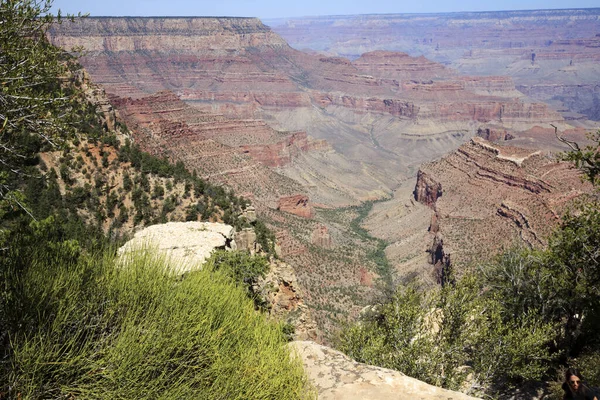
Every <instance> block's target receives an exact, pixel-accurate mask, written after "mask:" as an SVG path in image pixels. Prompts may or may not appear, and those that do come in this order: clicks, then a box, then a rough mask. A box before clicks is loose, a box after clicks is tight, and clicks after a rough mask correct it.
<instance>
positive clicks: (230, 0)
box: [53, 0, 600, 18]
mask: <svg viewBox="0 0 600 400" xmlns="http://www.w3.org/2000/svg"><path fill="white" fill-rule="evenodd" d="M589 7H600V0H520V1H519V0H506V1H500V2H487V1H482V0H455V1H448V0H427V1H426V0H416V1H415V0H412V1H406V0H93V1H92V0H54V7H53V11H54V12H56V10H57V9H59V8H60V9H61V11H62V12H63V13H71V14H76V13H77V12H79V11H81V12H82V13H90V15H91V16H244V17H260V18H277V17H298V16H309V15H310V16H313V15H348V14H380V13H427V12H452V11H489V10H531V9H547V8H589Z"/></svg>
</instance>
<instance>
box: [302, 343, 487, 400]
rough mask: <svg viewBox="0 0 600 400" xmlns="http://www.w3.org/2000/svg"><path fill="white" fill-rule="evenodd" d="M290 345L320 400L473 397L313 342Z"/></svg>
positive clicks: (451, 399) (454, 399)
mask: <svg viewBox="0 0 600 400" xmlns="http://www.w3.org/2000/svg"><path fill="white" fill-rule="evenodd" d="M291 346H292V348H293V349H294V350H295V351H296V352H297V354H298V356H299V357H300V358H301V359H302V362H303V363H304V368H305V370H306V372H307V374H308V377H309V380H310V381H311V383H312V384H313V386H314V387H315V388H316V389H317V391H318V394H319V399H321V400H359V399H360V400H370V399H372V400H387V399H390V400H391V399H394V400H403V399H406V400H408V399H411V400H416V399H424V400H426V399H444V400H468V399H476V398H475V397H471V396H467V395H465V394H463V393H458V392H453V391H450V390H446V389H441V388H438V387H435V386H432V385H429V384H427V383H424V382H421V381H419V380H417V379H414V378H411V377H408V376H406V375H404V374H402V373H400V372H398V371H394V370H391V369H385V368H379V367H374V366H371V365H366V364H361V363H358V362H356V361H353V360H352V359H350V358H349V357H347V356H346V355H344V354H343V353H341V352H339V351H337V350H333V349H331V348H329V347H325V346H321V345H319V344H316V343H314V342H309V341H295V342H292V343H291Z"/></svg>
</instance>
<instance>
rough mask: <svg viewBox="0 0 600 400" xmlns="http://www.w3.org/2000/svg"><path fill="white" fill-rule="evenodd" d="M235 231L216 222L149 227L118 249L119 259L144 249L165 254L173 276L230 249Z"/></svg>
mask: <svg viewBox="0 0 600 400" xmlns="http://www.w3.org/2000/svg"><path fill="white" fill-rule="evenodd" d="M233 233H234V228H233V227H232V226H230V225H225V224H221V223H215V222H198V221H191V222H168V223H166V224H159V225H151V226H148V227H146V228H144V229H142V230H140V231H138V232H136V233H135V235H134V237H133V239H131V240H130V241H128V242H127V243H125V244H124V245H123V247H121V248H120V249H119V255H120V256H126V255H128V254H130V253H131V252H135V251H140V250H144V249H152V250H157V251H158V252H160V253H163V254H165V255H166V256H167V257H168V258H169V259H170V260H171V261H172V264H173V266H174V271H173V272H175V273H184V272H187V271H189V270H191V269H193V268H198V267H200V266H201V265H202V264H203V263H204V262H205V261H206V259H208V258H209V257H210V255H211V254H212V252H213V251H214V250H215V249H228V248H230V247H231V244H232V238H233Z"/></svg>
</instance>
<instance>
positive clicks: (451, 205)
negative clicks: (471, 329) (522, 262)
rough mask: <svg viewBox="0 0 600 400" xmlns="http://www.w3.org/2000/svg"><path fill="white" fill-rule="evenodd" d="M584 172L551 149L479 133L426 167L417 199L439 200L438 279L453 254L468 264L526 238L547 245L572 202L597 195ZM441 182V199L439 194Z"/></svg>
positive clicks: (434, 255) (434, 226)
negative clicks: (548, 151) (525, 146)
mask: <svg viewBox="0 0 600 400" xmlns="http://www.w3.org/2000/svg"><path fill="white" fill-rule="evenodd" d="M579 175H580V174H579V171H578V170H576V169H574V168H573V167H572V166H571V165H570V164H569V163H565V162H560V161H557V160H556V159H555V158H553V157H552V156H550V155H548V154H545V153H543V152H540V151H535V150H529V149H522V148H517V147H513V146H505V145H500V144H494V143H491V142H488V141H485V140H484V139H482V138H478V137H475V138H473V139H472V140H471V142H470V143H468V144H465V145H463V146H461V147H460V148H459V149H458V150H457V151H455V152H453V153H451V154H449V155H448V156H446V157H444V158H442V159H441V160H439V161H436V162H433V163H428V164H425V165H423V166H422V169H421V171H420V172H419V179H418V181H417V185H416V188H415V198H417V200H419V201H420V202H422V203H423V204H427V205H430V206H431V204H434V205H435V215H434V217H432V220H431V223H430V228H429V230H430V233H431V234H432V242H433V244H432V247H431V249H430V256H431V259H430V263H431V264H433V265H434V266H436V268H435V272H434V274H436V277H437V278H438V280H439V279H442V278H443V270H444V269H445V268H446V267H447V266H449V265H450V259H449V256H448V254H450V253H451V254H452V262H453V263H456V262H458V263H461V262H470V261H475V260H482V259H485V258H487V257H490V256H492V255H494V254H496V253H497V252H498V251H499V250H500V249H502V248H507V247H510V246H512V245H514V244H515V243H518V242H523V243H524V244H526V245H528V246H532V247H537V246H543V245H544V244H545V238H546V237H547V236H548V235H549V234H550V233H551V232H552V230H553V228H554V227H555V226H556V225H557V224H558V223H559V221H560V215H562V213H564V211H565V210H566V208H567V207H568V206H569V205H570V204H572V201H573V200H574V199H576V198H578V197H579V196H582V195H585V194H586V193H591V191H592V188H591V185H589V184H588V183H585V182H582V181H581V180H580V178H579ZM439 182H441V185H443V187H444V194H443V196H441V197H440V196H436V195H435V194H436V193H438V190H437V188H438V187H439V186H438V185H440V184H439ZM442 238H443V240H442ZM450 249H452V251H450Z"/></svg>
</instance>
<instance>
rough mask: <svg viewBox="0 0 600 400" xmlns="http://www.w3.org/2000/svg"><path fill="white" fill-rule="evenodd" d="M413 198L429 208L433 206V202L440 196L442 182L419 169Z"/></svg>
mask: <svg viewBox="0 0 600 400" xmlns="http://www.w3.org/2000/svg"><path fill="white" fill-rule="evenodd" d="M413 193H414V196H415V200H417V201H418V202H419V203H422V204H425V205H427V206H429V207H431V208H434V207H435V202H436V201H437V199H438V198H440V197H441V196H442V193H443V192H442V184H441V183H440V182H436V181H435V180H434V179H433V178H432V177H431V176H429V175H427V173H425V172H423V171H422V170H419V172H418V173H417V184H416V186H415V191H414V192H413Z"/></svg>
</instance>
